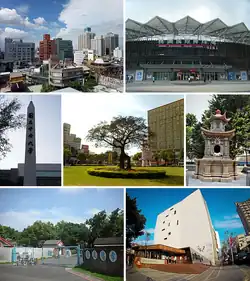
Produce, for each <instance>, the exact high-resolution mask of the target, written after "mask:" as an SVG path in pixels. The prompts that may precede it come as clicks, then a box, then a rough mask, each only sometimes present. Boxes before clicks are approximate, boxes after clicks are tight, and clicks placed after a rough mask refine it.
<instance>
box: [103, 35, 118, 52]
mask: <svg viewBox="0 0 250 281" xmlns="http://www.w3.org/2000/svg"><path fill="white" fill-rule="evenodd" d="M118 46H119V35H118V34H114V33H112V32H109V33H108V34H107V35H106V36H105V54H106V55H109V56H112V55H113V51H114V49H115V48H117V47H118Z"/></svg>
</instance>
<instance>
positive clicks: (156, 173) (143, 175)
mask: <svg viewBox="0 0 250 281" xmlns="http://www.w3.org/2000/svg"><path fill="white" fill-rule="evenodd" d="M87 172H88V174H89V175H91V176H97V177H104V178H121V179H161V178H165V177H166V171H164V170H149V169H147V170H132V171H126V170H119V169H111V168H110V169H108V168H90V169H88V170H87Z"/></svg>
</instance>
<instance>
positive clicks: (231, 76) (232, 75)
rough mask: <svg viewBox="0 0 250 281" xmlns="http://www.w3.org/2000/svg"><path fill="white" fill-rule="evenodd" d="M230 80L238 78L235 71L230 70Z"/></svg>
mask: <svg viewBox="0 0 250 281" xmlns="http://www.w3.org/2000/svg"><path fill="white" fill-rule="evenodd" d="M228 80H231V81H232V80H236V74H235V72H228Z"/></svg>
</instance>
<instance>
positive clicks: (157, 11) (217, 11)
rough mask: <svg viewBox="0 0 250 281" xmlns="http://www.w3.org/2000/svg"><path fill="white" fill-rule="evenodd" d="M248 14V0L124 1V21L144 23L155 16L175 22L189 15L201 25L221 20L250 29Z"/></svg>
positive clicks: (249, 8) (249, 3) (249, 5)
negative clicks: (217, 19) (213, 20)
mask: <svg viewBox="0 0 250 281" xmlns="http://www.w3.org/2000/svg"><path fill="white" fill-rule="evenodd" d="M249 14H250V1H249V0H240V1H237V2H236V1H234V0H209V1H208V0H192V1H188V2H186V1H183V0H175V1H173V0H157V1H152V0H126V19H127V18H131V19H134V20H136V21H139V22H144V23H145V22H147V21H148V20H150V19H152V18H153V17H155V16H160V17H162V18H165V19H167V20H169V21H176V20H179V19H181V18H183V17H185V16H187V15H189V16H191V17H193V18H195V19H196V20H198V21H200V22H202V23H204V22H206V21H209V20H212V19H215V18H221V19H222V21H224V22H225V23H226V24H228V25H234V24H236V23H239V22H245V24H246V25H247V27H248V28H250V17H249Z"/></svg>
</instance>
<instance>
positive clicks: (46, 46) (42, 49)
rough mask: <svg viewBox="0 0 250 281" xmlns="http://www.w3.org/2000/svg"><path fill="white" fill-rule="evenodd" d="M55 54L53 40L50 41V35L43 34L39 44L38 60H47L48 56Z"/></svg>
mask: <svg viewBox="0 0 250 281" xmlns="http://www.w3.org/2000/svg"><path fill="white" fill-rule="evenodd" d="M55 54H56V45H55V40H51V38H50V34H44V35H43V40H42V41H40V44H39V58H40V60H41V61H44V60H48V59H49V58H50V56H51V55H52V56H53V55H55Z"/></svg>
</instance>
